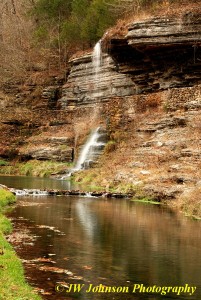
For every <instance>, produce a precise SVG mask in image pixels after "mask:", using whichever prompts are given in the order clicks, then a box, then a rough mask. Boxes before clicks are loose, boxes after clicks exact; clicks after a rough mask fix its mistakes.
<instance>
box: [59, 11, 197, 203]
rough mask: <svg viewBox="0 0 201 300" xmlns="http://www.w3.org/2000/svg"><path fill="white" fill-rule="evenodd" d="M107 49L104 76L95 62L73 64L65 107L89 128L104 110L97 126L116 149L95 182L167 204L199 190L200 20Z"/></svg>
mask: <svg viewBox="0 0 201 300" xmlns="http://www.w3.org/2000/svg"><path fill="white" fill-rule="evenodd" d="M102 44H103V47H104V51H105V52H107V54H104V55H103V58H102V65H101V68H100V70H99V74H98V77H95V74H94V69H93V66H92V55H90V54H88V55H84V56H80V57H79V58H76V59H73V60H72V61H71V65H72V68H71V72H70V75H69V78H68V81H67V83H66V84H65V85H64V86H63V91H62V95H63V96H62V98H61V99H60V100H59V102H60V104H61V106H62V108H63V109H64V110H68V109H73V110H74V112H75V115H77V118H76V119H74V121H75V123H76V122H77V124H79V122H80V119H82V122H84V120H85V122H86V126H87V124H89V120H90V118H92V117H93V113H92V110H91V106H95V107H99V114H98V116H96V117H97V120H96V121H97V122H99V121H101V122H102V123H103V124H105V126H106V128H107V130H108V132H109V134H110V139H111V142H112V145H113V146H112V147H109V146H108V148H107V147H106V153H107V154H106V155H105V156H104V157H103V159H102V163H101V162H100V164H99V168H96V170H97V174H96V171H95V169H94V170H93V172H94V173H93V174H95V175H94V176H95V177H96V179H94V180H95V181H96V182H97V183H98V184H102V185H103V186H105V187H108V186H110V185H111V186H115V185H116V186H118V185H121V183H124V185H131V186H135V187H136V189H137V187H138V186H139V187H143V189H144V191H146V193H148V194H149V195H152V196H154V197H155V198H166V199H172V198H175V197H177V195H178V194H180V193H182V192H184V191H186V190H188V189H189V188H193V187H195V186H197V185H199V184H200V183H199V182H200V175H201V174H200V171H199V170H198V168H197V166H198V164H200V154H199V152H200V137H201V132H200V108H201V76H200V74H201V48H200V46H201V17H200V13H199V12H188V13H186V14H185V15H181V16H178V17H175V16H169V17H155V18H147V19H146V20H141V21H138V22H134V23H131V24H130V25H129V26H128V33H127V34H126V35H124V36H119V35H116V36H115V35H113V36H112V37H110V38H108V37H107V41H104V40H103V42H102ZM87 107H88V108H87ZM78 127H79V126H78ZM108 166H109V168H108Z"/></svg>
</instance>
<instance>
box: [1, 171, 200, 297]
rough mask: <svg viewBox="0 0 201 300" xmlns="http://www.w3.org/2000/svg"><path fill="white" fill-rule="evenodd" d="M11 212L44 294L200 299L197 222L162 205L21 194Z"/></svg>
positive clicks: (34, 183) (16, 238) (36, 184)
mask: <svg viewBox="0 0 201 300" xmlns="http://www.w3.org/2000/svg"><path fill="white" fill-rule="evenodd" d="M0 183H1V184H5V185H7V186H9V187H15V188H40V189H43V188H55V189H69V188H71V186H70V183H69V182H66V181H59V180H54V179H45V178H43V179H40V178H31V177H11V176H0ZM9 218H11V220H12V223H13V227H14V231H13V234H12V235H11V236H10V237H9V240H10V242H11V243H12V244H13V246H14V248H15V250H16V252H17V254H18V255H19V257H20V258H21V259H22V260H23V264H24V268H25V275H26V278H27V280H28V282H29V283H30V284H31V285H32V286H33V287H34V288H36V290H37V291H38V292H40V293H41V294H42V297H43V298H44V299H49V300H54V299H58V300H63V299H81V300H91V299H93V300H98V299H101V300H109V299H110V300H111V299H115V300H120V299H125V300H130V299H147V300H155V299H171V300H173V299H175V300H176V299H177V300H178V299H193V300H194V299H196V300H198V299H199V300H200V299H201V280H200V272H201V259H200V253H201V223H200V222H199V221H194V220H191V219H189V218H186V217H184V216H183V215H181V214H176V213H174V212H172V211H171V210H169V209H168V208H166V207H164V206H160V205H147V204H141V203H139V202H135V201H131V200H127V199H106V198H95V197H80V196H79V197H77V196H65V197H63V196H60V197H55V196H40V197H39V196H28V197H26V196H24V197H17V205H16V207H15V209H14V210H13V211H12V212H11V213H10V214H9ZM106 287H107V288H106ZM168 287H169V290H168ZM79 288H80V291H78V290H79ZM164 288H165V289H164ZM180 288H181V289H180ZM182 289H183V290H182ZM193 289H194V290H193ZM75 290H77V291H75ZM162 291H163V292H162Z"/></svg>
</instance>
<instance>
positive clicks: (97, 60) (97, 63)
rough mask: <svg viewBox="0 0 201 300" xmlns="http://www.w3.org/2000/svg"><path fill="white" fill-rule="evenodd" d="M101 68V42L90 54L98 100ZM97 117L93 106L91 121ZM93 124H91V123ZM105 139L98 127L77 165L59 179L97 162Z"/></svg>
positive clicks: (104, 134)
mask: <svg viewBox="0 0 201 300" xmlns="http://www.w3.org/2000/svg"><path fill="white" fill-rule="evenodd" d="M101 66H102V50H101V40H100V41H98V42H97V43H96V45H95V47H94V49H93V53H92V68H93V74H94V79H93V81H94V90H95V91H96V93H95V94H96V97H97V98H98V97H99V96H100V95H99V90H100V86H99V85H100V68H101ZM96 117H97V109H96V106H95V110H94V113H93V115H91V119H92V120H95V119H96ZM92 123H93V122H92ZM105 137H106V133H105V132H104V130H102V129H101V128H100V127H98V128H96V129H95V130H93V131H92V133H91V135H90V136H89V138H88V140H87V142H86V143H85V145H84V146H83V148H82V150H81V153H80V155H79V158H78V160H77V163H76V165H75V167H74V168H73V169H71V170H70V171H69V172H68V174H67V175H65V176H63V177H62V178H61V179H65V178H67V177H70V176H71V175H72V174H73V173H74V172H76V171H79V170H82V169H88V168H90V166H91V165H92V164H93V163H94V162H95V161H97V158H98V156H99V155H100V153H101V151H102V150H103V148H104V145H105Z"/></svg>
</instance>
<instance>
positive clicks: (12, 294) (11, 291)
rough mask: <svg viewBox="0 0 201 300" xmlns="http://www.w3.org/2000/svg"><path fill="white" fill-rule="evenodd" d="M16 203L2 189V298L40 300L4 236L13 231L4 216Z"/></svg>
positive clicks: (0, 246)
mask: <svg viewBox="0 0 201 300" xmlns="http://www.w3.org/2000/svg"><path fill="white" fill-rule="evenodd" d="M13 202H15V196H14V195H13V194H12V193H10V192H9V191H7V190H4V189H0V278H1V281H0V298H1V299H6V300H30V299H32V300H40V299H41V298H40V296H38V295H36V294H35V293H34V292H33V290H32V289H31V287H30V286H29V285H28V284H27V283H26V281H25V278H24V271H23V266H22V263H21V262H20V260H19V258H18V257H17V256H16V254H15V252H14V250H13V248H12V247H11V245H10V244H9V243H8V242H7V241H6V239H5V237H4V234H8V233H10V232H11V230H12V225H11V222H10V221H9V220H8V219H7V218H6V217H5V216H4V215H3V214H2V212H5V211H6V209H7V207H8V205H9V204H12V203H13Z"/></svg>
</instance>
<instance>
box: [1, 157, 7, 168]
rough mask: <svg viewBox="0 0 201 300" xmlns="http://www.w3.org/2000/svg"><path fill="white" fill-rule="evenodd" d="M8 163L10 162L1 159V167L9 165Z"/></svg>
mask: <svg viewBox="0 0 201 300" xmlns="http://www.w3.org/2000/svg"><path fill="white" fill-rule="evenodd" d="M7 165H8V162H7V161H5V160H4V159H0V167H1V166H7Z"/></svg>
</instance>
